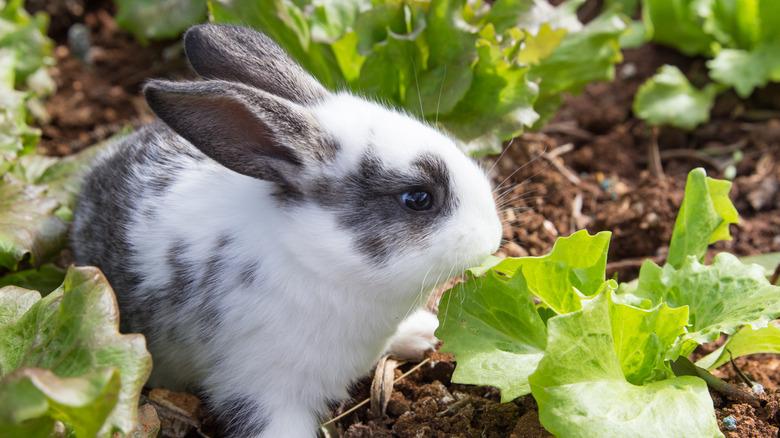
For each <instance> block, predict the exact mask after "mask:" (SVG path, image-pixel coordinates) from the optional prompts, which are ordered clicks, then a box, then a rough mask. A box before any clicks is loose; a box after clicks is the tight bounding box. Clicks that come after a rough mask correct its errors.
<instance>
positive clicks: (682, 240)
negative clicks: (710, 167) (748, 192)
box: [667, 168, 739, 267]
mask: <svg viewBox="0 0 780 438" xmlns="http://www.w3.org/2000/svg"><path fill="white" fill-rule="evenodd" d="M730 190H731V182H730V181H725V180H717V179H714V178H709V177H708V176H707V174H706V172H704V169H701V168H699V169H694V170H692V171H691V172H690V173H689V174H688V181H687V182H686V184H685V197H684V198H683V202H682V205H681V206H680V211H679V212H678V213H677V219H676V220H675V222H674V229H673V230H672V241H671V243H670V245H669V255H668V258H667V263H669V264H670V265H672V266H674V267H680V266H681V265H682V264H683V262H684V261H685V259H686V258H687V257H688V256H696V258H697V259H699V260H701V259H702V258H703V257H704V254H705V253H706V252H707V246H709V245H710V244H713V243H715V242H717V241H719V240H731V233H730V232H729V225H731V224H736V223H737V222H739V213H738V212H737V209H736V208H735V207H734V204H732V203H731V200H730V199H729V191H730Z"/></svg>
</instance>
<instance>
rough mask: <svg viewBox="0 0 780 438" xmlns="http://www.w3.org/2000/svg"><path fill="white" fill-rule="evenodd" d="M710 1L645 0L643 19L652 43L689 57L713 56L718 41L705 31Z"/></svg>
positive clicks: (643, 3)
mask: <svg viewBox="0 0 780 438" xmlns="http://www.w3.org/2000/svg"><path fill="white" fill-rule="evenodd" d="M710 3H711V0H644V1H643V2H642V6H643V11H642V20H643V21H644V23H645V27H646V29H647V31H648V33H649V34H650V35H651V36H652V39H653V41H655V42H657V43H661V44H665V45H667V46H671V47H674V48H676V49H677V50H679V51H681V52H683V53H685V54H686V55H707V54H711V53H712V44H713V43H714V42H715V38H714V37H713V36H712V35H710V34H709V33H707V32H706V30H705V21H706V17H707V16H708V15H709V13H710V12H709V9H708V7H709V6H710Z"/></svg>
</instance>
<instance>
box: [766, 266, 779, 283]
mask: <svg viewBox="0 0 780 438" xmlns="http://www.w3.org/2000/svg"><path fill="white" fill-rule="evenodd" d="M778 280H780V263H778V264H777V267H776V268H775V272H774V274H772V278H770V279H769V282H770V283H772V284H775V285H776V284H778V283H777V281H778Z"/></svg>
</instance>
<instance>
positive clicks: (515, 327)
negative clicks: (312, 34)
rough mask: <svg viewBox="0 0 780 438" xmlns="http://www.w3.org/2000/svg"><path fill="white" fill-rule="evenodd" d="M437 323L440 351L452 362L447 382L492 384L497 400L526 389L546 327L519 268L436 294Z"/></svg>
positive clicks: (490, 273) (537, 357) (526, 390)
mask: <svg viewBox="0 0 780 438" xmlns="http://www.w3.org/2000/svg"><path fill="white" fill-rule="evenodd" d="M439 321H440V323H439V328H438V330H437V331H436V335H437V336H438V337H439V338H440V339H446V341H445V342H444V344H443V346H442V351H444V352H450V353H453V354H454V355H455V356H456V357H457V360H458V366H457V368H456V369H455V373H454V374H453V375H452V381H453V382H456V383H466V384H472V385H492V386H496V387H498V388H499V389H500V390H501V401H502V402H508V401H511V400H513V399H515V398H517V397H519V396H521V395H525V394H528V393H530V392H531V389H530V386H529V385H528V376H529V375H530V374H531V373H532V372H533V371H534V370H535V369H536V365H537V363H539V361H540V360H541V358H542V355H543V354H544V349H545V346H546V337H547V329H546V328H545V325H544V322H543V321H542V318H541V317H540V316H539V313H538V312H537V311H536V307H535V306H534V302H533V300H532V298H531V294H530V292H529V291H528V285H527V284H526V282H525V278H524V277H523V275H522V273H521V272H519V271H518V272H517V274H515V275H514V276H513V277H512V278H511V279H508V278H507V277H505V276H503V275H500V274H498V273H497V272H496V271H490V272H488V273H487V275H485V276H484V277H471V278H470V279H469V280H468V281H467V282H465V283H461V284H459V285H457V286H455V287H454V288H452V289H450V290H449V291H447V292H446V293H445V294H444V295H443V296H442V299H441V302H440V304H439Z"/></svg>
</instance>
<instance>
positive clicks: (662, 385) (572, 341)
mask: <svg viewBox="0 0 780 438" xmlns="http://www.w3.org/2000/svg"><path fill="white" fill-rule="evenodd" d="M610 306H616V307H621V306H622V305H620V304H610V302H609V299H608V296H607V295H606V294H602V295H599V296H598V297H596V298H595V299H593V300H592V301H589V302H587V303H585V304H584V305H583V308H582V310H579V311H577V312H574V313H570V314H566V315H559V316H555V317H552V318H550V320H549V321H548V338H547V349H546V350H545V356H544V358H543V359H542V360H541V362H540V363H539V366H538V368H537V369H536V371H535V372H534V373H533V374H532V375H531V377H530V378H529V380H530V383H531V389H532V392H533V395H534V398H535V399H536V402H537V404H538V405H539V420H540V421H541V423H542V425H543V426H544V427H545V429H547V430H548V431H550V432H551V433H552V434H553V435H556V436H566V437H594V436H604V437H606V436H609V437H657V436H698V437H721V436H723V435H722V434H721V433H720V430H719V429H718V425H717V421H716V419H715V411H714V408H713V405H712V400H711V399H710V395H709V392H708V391H707V385H706V384H705V382H704V381H703V380H701V379H698V378H694V377H675V378H670V379H665V380H660V381H655V382H652V383H647V384H645V385H643V386H635V385H633V384H631V383H629V382H628V381H627V380H626V378H625V377H624V375H623V371H622V366H621V362H620V359H619V356H618V354H617V353H616V351H615V338H614V334H613V333H614V330H615V328H614V327H611V322H612V321H614V320H613V319H611V318H610ZM659 310H660V309H659ZM618 313H622V314H625V313H624V312H620V311H618ZM672 325H673V324H672ZM659 328H664V329H665V327H659ZM666 330H667V332H673V331H674V330H668V329H666Z"/></svg>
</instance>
